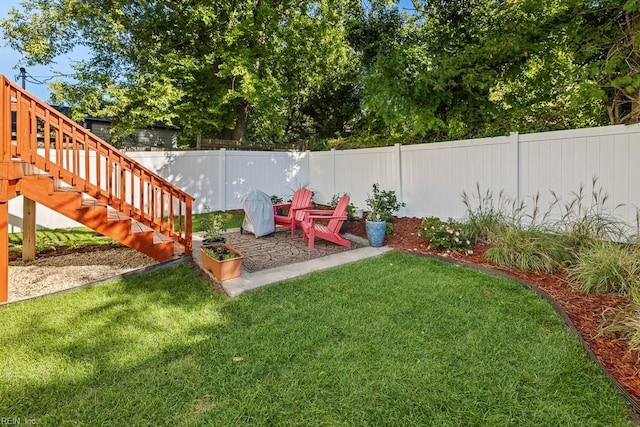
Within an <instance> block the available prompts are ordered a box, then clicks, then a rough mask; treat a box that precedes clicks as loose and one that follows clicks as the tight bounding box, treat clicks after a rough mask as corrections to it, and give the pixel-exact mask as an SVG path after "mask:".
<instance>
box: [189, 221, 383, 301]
mask: <svg viewBox="0 0 640 427" xmlns="http://www.w3.org/2000/svg"><path fill="white" fill-rule="evenodd" d="M236 234H238V235H239V229H236V230H229V232H228V235H230V236H229V237H228V238H227V241H228V242H229V243H230V244H231V245H232V246H234V244H238V242H239V238H238V236H237V235H236ZM345 237H346V238H347V239H349V240H351V241H353V242H354V247H353V248H351V249H348V248H343V247H341V246H338V245H334V244H332V243H328V242H324V241H321V240H317V241H316V247H317V249H312V250H308V249H307V248H306V242H304V240H303V239H302V237H301V236H300V235H298V236H297V237H294V238H292V237H290V236H289V230H288V229H280V228H278V229H277V230H276V234H275V236H273V237H267V236H265V237H260V238H258V239H256V238H255V237H254V236H253V235H251V236H250V239H251V240H252V241H251V245H250V248H248V249H246V250H245V252H244V254H245V256H249V257H250V258H251V259H252V260H253V262H249V263H248V266H249V268H250V269H252V270H256V269H258V270H257V271H249V270H248V269H247V268H245V267H244V265H243V269H242V274H241V275H240V277H236V278H235V279H230V280H225V281H222V282H221V284H222V287H223V288H224V290H225V292H226V293H227V294H228V295H229V296H231V297H234V296H236V295H240V294H241V293H243V292H246V291H249V290H252V289H256V288H260V287H262V286H266V285H269V284H271V283H275V282H279V281H282V280H286V279H291V278H294V277H299V276H302V275H305V274H308V273H311V272H314V271H319V270H324V269H327V268H332V267H337V266H340V265H344V264H348V263H350V262H355V261H359V260H362V259H365V258H370V257H374V256H378V255H381V254H383V253H385V252H387V251H389V250H391V248H388V247H381V248H373V247H371V246H368V243H367V241H366V240H364V239H361V238H359V237H357V236H352V235H345ZM240 240H241V239H240ZM234 242H235V243H234ZM318 243H320V245H318ZM325 243H326V244H325ZM240 244H242V243H240ZM200 246H202V236H201V235H200V234H198V233H196V234H194V236H193V259H194V260H195V261H196V263H198V265H200V266H202V258H201V256H200ZM274 248H277V254H278V257H277V258H278V261H280V262H278V263H277V264H280V265H277V266H274V267H271V265H275V264H276V263H275V261H274V257H273V254H274V251H275V250H276V249H274ZM248 251H250V254H249V252H248ZM241 252H242V250H241ZM261 258H263V259H264V260H265V263H264V264H263V265H262V267H263V268H262V269H260V268H261V266H259V265H256V264H260V262H259V259H261ZM207 273H208V272H207Z"/></svg>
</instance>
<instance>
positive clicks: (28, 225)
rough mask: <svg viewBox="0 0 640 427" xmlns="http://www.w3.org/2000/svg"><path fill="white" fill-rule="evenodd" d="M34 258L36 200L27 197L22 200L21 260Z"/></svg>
mask: <svg viewBox="0 0 640 427" xmlns="http://www.w3.org/2000/svg"><path fill="white" fill-rule="evenodd" d="M34 259H36V202H34V201H33V200H31V199H29V198H28V197H24V198H23V202H22V260H23V261H33V260H34Z"/></svg>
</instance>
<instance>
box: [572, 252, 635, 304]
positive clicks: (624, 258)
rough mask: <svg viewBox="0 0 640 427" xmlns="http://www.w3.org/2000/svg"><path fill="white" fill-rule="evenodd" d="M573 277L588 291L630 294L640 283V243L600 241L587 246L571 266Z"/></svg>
mask: <svg viewBox="0 0 640 427" xmlns="http://www.w3.org/2000/svg"><path fill="white" fill-rule="evenodd" d="M567 277H568V279H569V281H571V282H572V283H573V284H575V285H576V286H577V287H578V288H579V289H580V290H582V292H585V293H588V294H589V293H607V292H617V293H619V294H621V295H625V296H629V295H631V294H633V293H635V292H636V291H637V290H638V284H639V283H640V251H639V250H638V247H637V246H636V245H623V244H620V243H615V242H598V243H595V244H593V245H591V246H590V247H588V248H584V249H583V250H582V251H581V252H580V253H579V255H578V257H577V260H576V262H575V264H574V265H573V266H571V267H570V268H568V269H567Z"/></svg>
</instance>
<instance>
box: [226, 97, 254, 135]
mask: <svg viewBox="0 0 640 427" xmlns="http://www.w3.org/2000/svg"><path fill="white" fill-rule="evenodd" d="M248 111H249V104H248V103H247V101H242V104H241V105H240V106H239V107H238V108H237V109H236V124H235V126H234V127H233V129H231V128H228V129H223V130H222V132H221V133H220V139H223V140H232V141H240V140H242V139H244V132H245V130H246V129H247V112H248Z"/></svg>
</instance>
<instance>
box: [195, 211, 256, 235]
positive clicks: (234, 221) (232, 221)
mask: <svg viewBox="0 0 640 427" xmlns="http://www.w3.org/2000/svg"><path fill="white" fill-rule="evenodd" d="M215 212H217V213H225V212H222V211H215ZM225 214H226V219H227V228H240V226H241V225H242V221H243V220H244V215H238V214H232V213H229V212H226V213H225ZM206 216H207V213H201V214H193V215H192V221H193V232H194V233H196V232H200V231H204V229H205V227H204V223H205V218H206Z"/></svg>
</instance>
